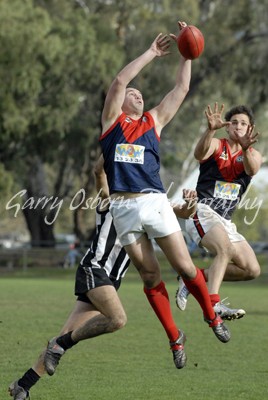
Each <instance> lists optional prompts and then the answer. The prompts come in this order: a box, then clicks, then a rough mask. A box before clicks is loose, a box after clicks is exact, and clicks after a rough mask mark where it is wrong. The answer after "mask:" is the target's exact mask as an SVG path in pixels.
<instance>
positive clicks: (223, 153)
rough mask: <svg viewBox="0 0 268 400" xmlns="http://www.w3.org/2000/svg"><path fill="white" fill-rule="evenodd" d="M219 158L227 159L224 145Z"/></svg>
mask: <svg viewBox="0 0 268 400" xmlns="http://www.w3.org/2000/svg"><path fill="white" fill-rule="evenodd" d="M219 158H221V159H222V160H228V153H227V151H226V148H225V147H224V149H223V152H222V153H221V155H220V157H219Z"/></svg>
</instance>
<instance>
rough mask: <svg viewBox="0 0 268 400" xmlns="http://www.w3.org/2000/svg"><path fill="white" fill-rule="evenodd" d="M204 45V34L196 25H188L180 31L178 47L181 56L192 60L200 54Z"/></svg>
mask: <svg viewBox="0 0 268 400" xmlns="http://www.w3.org/2000/svg"><path fill="white" fill-rule="evenodd" d="M204 47H205V40H204V36H203V34H202V32H201V31H200V30H199V29H198V28H197V27H196V26H194V25H188V26H186V27H185V28H183V29H182V30H181V31H180V34H179V36H178V49H179V51H180V53H181V55H182V56H183V57H185V58H187V59H188V60H194V59H195V58H197V57H199V56H200V55H201V54H202V52H203V50H204Z"/></svg>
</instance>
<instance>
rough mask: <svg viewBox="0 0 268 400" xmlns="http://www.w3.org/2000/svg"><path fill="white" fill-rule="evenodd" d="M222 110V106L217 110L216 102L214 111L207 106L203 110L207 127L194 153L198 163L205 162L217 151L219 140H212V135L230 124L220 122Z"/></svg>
mask: <svg viewBox="0 0 268 400" xmlns="http://www.w3.org/2000/svg"><path fill="white" fill-rule="evenodd" d="M223 110H224V104H222V105H221V107H220V108H219V106H218V103H217V102H216V103H215V104H214V109H212V108H211V106H210V105H208V106H207V109H206V110H205V116H206V118H207V124H208V127H207V130H206V131H205V132H204V133H203V135H202V136H201V138H200V139H199V141H198V143H197V145H196V147H195V151H194V156H195V158H196V159H197V160H199V161H201V160H206V159H207V158H209V157H210V156H211V155H212V154H213V153H214V152H215V151H216V150H217V149H218V146H219V139H217V138H214V135H215V133H216V131H217V130H218V129H221V128H223V127H224V126H227V125H229V124H230V122H224V121H223V120H222V113H223Z"/></svg>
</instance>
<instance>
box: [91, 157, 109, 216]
mask: <svg viewBox="0 0 268 400" xmlns="http://www.w3.org/2000/svg"><path fill="white" fill-rule="evenodd" d="M103 163H104V159H103V155H101V156H100V157H99V159H98V161H97V163H96V165H95V167H94V175H95V185H96V190H97V193H98V195H99V198H100V200H101V201H102V202H103V200H106V199H108V198H109V186H108V182H107V177H106V174H105V171H104V168H103ZM103 204H105V207H104V209H106V208H107V207H108V202H104V203H103Z"/></svg>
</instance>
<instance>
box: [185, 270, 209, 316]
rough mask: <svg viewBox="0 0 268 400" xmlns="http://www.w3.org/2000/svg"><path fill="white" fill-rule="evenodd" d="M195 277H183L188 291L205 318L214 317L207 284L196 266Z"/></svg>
mask: <svg viewBox="0 0 268 400" xmlns="http://www.w3.org/2000/svg"><path fill="white" fill-rule="evenodd" d="M196 272H197V274H196V277H195V278H194V279H189V280H188V279H185V278H184V279H183V281H184V283H185V285H186V287H187V289H188V290H189V292H190V293H191V294H192V295H193V296H194V297H195V298H196V300H197V301H198V303H199V304H200V306H201V308H202V310H203V313H204V316H205V318H206V319H211V320H212V319H214V318H215V311H214V310H213V307H212V305H211V300H210V297H209V293H208V289H207V285H206V282H205V279H204V277H203V274H202V272H201V271H200V269H198V268H196Z"/></svg>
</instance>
